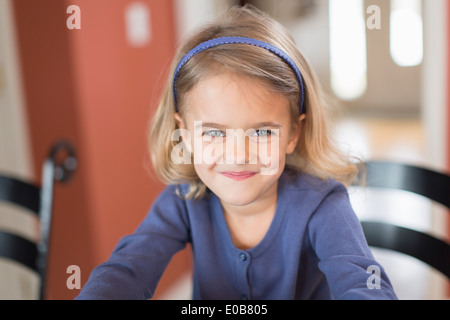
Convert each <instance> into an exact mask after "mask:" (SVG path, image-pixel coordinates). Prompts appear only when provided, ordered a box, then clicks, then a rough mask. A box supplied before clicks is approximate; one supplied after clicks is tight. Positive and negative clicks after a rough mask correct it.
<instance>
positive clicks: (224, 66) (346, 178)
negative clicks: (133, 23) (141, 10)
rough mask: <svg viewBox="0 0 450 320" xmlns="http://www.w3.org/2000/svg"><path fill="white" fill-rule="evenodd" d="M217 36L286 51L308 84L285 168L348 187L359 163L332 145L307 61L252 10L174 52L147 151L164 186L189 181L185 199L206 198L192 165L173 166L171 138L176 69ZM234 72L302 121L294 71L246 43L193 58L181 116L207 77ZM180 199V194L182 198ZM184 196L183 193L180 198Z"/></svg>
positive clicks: (225, 19) (180, 90)
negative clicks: (280, 99) (278, 98)
mask: <svg viewBox="0 0 450 320" xmlns="http://www.w3.org/2000/svg"><path fill="white" fill-rule="evenodd" d="M219 37H248V38H254V39H258V40H262V41H265V42H268V43H270V44H272V45H274V46H276V47H278V48H280V49H282V50H283V51H285V52H286V53H287V54H288V55H289V56H290V57H291V58H292V59H293V60H294V62H295V63H296V65H297V66H298V68H299V70H300V72H301V74H302V77H303V82H304V90H305V101H304V108H305V113H306V118H305V119H304V120H303V125H302V126H300V127H301V128H302V131H301V132H300V137H299V142H298V144H297V147H296V148H295V151H294V152H293V153H292V154H289V155H287V156H286V167H288V168H292V169H294V170H296V171H299V172H307V173H309V174H312V175H314V176H316V177H318V178H320V179H327V178H332V179H335V180H337V181H340V182H342V183H343V184H344V185H347V186H348V185H349V184H350V183H351V182H352V181H353V179H354V177H355V176H356V174H357V172H358V168H357V165H356V163H354V162H353V161H351V159H350V158H349V157H348V156H347V155H344V154H342V153H341V151H340V150H339V148H338V147H337V146H336V144H335V143H334V142H333V141H332V139H331V135H330V132H329V125H330V123H329V120H328V118H327V114H326V112H325V107H326V101H325V97H326V96H325V94H324V92H323V90H322V88H321V86H320V84H319V82H318V80H317V77H316V75H315V74H314V72H313V70H312V69H311V68H310V66H309V64H308V62H307V60H306V59H305V58H304V57H303V55H302V54H301V52H300V51H299V50H298V48H297V47H296V45H295V42H294V40H293V38H292V37H291V36H290V35H289V33H288V32H287V31H286V29H285V28H284V27H283V26H282V25H281V24H280V23H278V22H277V21H275V20H273V19H272V18H271V17H269V16H268V15H266V14H264V13H262V12H261V11H259V10H257V9H256V8H254V7H252V6H248V5H246V6H244V7H233V8H231V9H229V10H228V11H226V12H225V13H224V14H223V15H222V16H221V17H220V18H219V19H218V20H217V21H215V22H214V23H211V24H208V25H205V26H204V27H202V28H201V29H199V30H197V32H195V33H194V34H193V35H192V36H191V37H190V38H188V39H187V40H186V41H185V42H184V43H183V44H182V45H181V46H180V48H179V50H178V52H177V53H176V55H175V57H174V60H173V63H172V66H171V70H170V73H169V78H168V81H167V84H166V87H165V89H164V91H163V93H162V97H161V99H160V102H159V105H158V108H157V110H156V113H155V115H154V116H153V119H152V121H151V126H150V131H149V147H150V156H151V160H152V165H153V169H154V172H155V174H156V175H157V177H158V178H159V179H160V180H161V181H162V182H164V183H165V184H182V183H188V184H189V190H188V191H187V192H186V193H185V194H184V198H185V199H190V198H195V199H198V198H202V197H203V196H204V194H205V191H206V186H205V185H204V183H203V182H202V181H201V180H200V178H199V177H198V176H197V174H196V172H195V169H194V165H193V164H175V163H173V162H172V160H171V153H172V149H173V148H174V146H175V145H176V144H177V143H176V142H175V141H172V140H171V136H172V133H173V132H174V130H176V129H177V124H176V121H175V117H174V115H175V112H176V111H175V101H174V97H173V75H174V72H175V68H176V65H177V64H178V62H179V61H180V60H181V58H182V57H183V56H184V55H186V54H187V53H188V52H189V51H190V50H191V49H192V48H194V47H196V46H197V45H199V44H200V43H202V42H205V41H208V40H211V39H215V38H219ZM223 71H226V72H233V73H236V74H238V75H241V76H245V77H250V78H252V79H254V80H256V81H259V82H260V83H262V84H263V85H264V86H265V87H267V88H268V89H269V90H272V91H274V92H276V93H280V94H283V95H284V96H285V97H287V98H288V100H289V105H290V113H291V119H292V125H300V123H299V119H298V118H299V99H300V89H299V84H298V81H297V79H296V77H295V74H294V72H293V71H292V69H291V68H290V67H289V66H288V65H287V64H286V63H285V62H284V61H283V60H282V59H280V58H279V57H277V56H275V55H274V54H273V53H271V52H269V51H267V50H266V49H263V48H259V47H255V46H250V45H246V44H231V45H221V46H217V47H213V48H210V49H208V50H205V51H203V52H201V53H198V54H197V55H195V56H193V57H192V58H191V59H190V60H189V61H188V62H187V63H186V64H185V65H184V66H183V68H182V69H181V70H180V72H179V76H178V80H177V88H176V91H177V102H178V105H177V107H178V110H179V114H180V116H181V117H182V118H183V119H184V115H185V114H186V112H188V110H186V108H185V107H184V105H183V100H184V97H185V95H186V94H187V93H188V92H189V91H190V90H191V89H192V88H193V87H194V86H195V85H196V84H197V83H198V82H199V81H200V80H201V79H203V78H205V77H206V76H208V75H210V74H217V73H218V72H223ZM179 195H180V194H179ZM180 196H181V195H180Z"/></svg>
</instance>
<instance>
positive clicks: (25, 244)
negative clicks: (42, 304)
mask: <svg viewBox="0 0 450 320" xmlns="http://www.w3.org/2000/svg"><path fill="white" fill-rule="evenodd" d="M76 167H77V159H76V157H75V152H74V149H73V147H72V146H71V145H70V144H69V143H67V142H65V141H58V142H57V143H55V144H54V145H53V146H52V147H51V149H50V152H49V154H48V156H47V158H46V159H45V161H44V164H43V167H42V185H41V186H37V185H34V184H32V183H28V182H25V181H21V180H19V179H16V178H14V177H10V176H1V175H0V201H4V202H7V203H12V204H14V205H17V206H19V207H22V208H25V209H27V210H29V211H30V212H32V213H34V214H36V215H37V218H38V219H39V222H40V234H39V240H38V241H37V242H36V243H35V242H32V241H30V240H28V239H25V238H24V237H22V236H19V235H16V234H12V233H9V232H5V231H0V257H3V258H6V259H7V260H12V261H15V262H17V263H19V264H21V265H23V266H25V267H27V268H29V269H31V270H32V271H34V272H36V273H37V275H38V277H39V279H40V287H39V293H38V298H39V299H44V298H45V284H46V270H47V261H48V256H49V244H50V231H51V220H52V205H53V184H54V181H58V182H61V183H65V182H67V181H69V179H70V178H71V177H72V174H73V173H74V171H75V169H76Z"/></svg>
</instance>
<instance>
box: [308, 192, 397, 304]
mask: <svg viewBox="0 0 450 320" xmlns="http://www.w3.org/2000/svg"><path fill="white" fill-rule="evenodd" d="M308 228H309V236H310V240H311V243H312V245H313V247H314V250H315V252H316V255H317V257H318V258H319V260H320V262H319V268H320V270H321V271H322V272H323V273H324V274H325V276H326V278H327V281H328V283H329V286H330V288H331V291H332V293H333V295H334V297H335V298H336V299H356V300H365V299H397V296H396V295H395V293H394V290H393V288H392V285H391V283H390V281H389V279H388V277H387V275H386V272H385V271H384V269H383V267H382V266H381V265H379V264H378V262H377V261H375V258H374V257H373V255H372V252H371V251H370V249H369V246H368V245H367V241H366V239H365V237H364V233H363V230H362V227H361V224H360V222H359V220H358V218H357V216H356V214H355V213H354V211H353V209H352V207H351V205H350V201H349V198H348V193H347V190H346V189H345V188H344V187H343V186H341V185H340V186H339V187H337V188H335V189H334V190H333V192H331V193H330V194H329V195H328V196H327V197H326V198H325V199H324V200H323V202H322V203H321V204H320V206H319V207H318V208H317V210H316V211H315V213H314V214H313V215H312V217H311V220H310V223H309V226H308ZM378 271H379V276H380V277H377V276H378V274H377V273H378Z"/></svg>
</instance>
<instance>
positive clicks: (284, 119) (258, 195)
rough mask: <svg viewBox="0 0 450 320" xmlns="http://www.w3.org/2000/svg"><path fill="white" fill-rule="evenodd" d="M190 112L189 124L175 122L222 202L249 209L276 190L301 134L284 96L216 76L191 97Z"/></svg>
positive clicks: (187, 100)
mask: <svg viewBox="0 0 450 320" xmlns="http://www.w3.org/2000/svg"><path fill="white" fill-rule="evenodd" d="M184 108H186V110H187V112H186V117H185V119H184V120H185V121H183V119H181V117H180V116H179V115H178V114H176V115H175V118H176V120H177V123H178V126H179V128H180V129H182V130H181V131H182V137H183V141H184V142H185V147H186V148H187V149H188V151H189V152H193V155H194V157H193V160H194V167H195V170H196V172H197V174H198V176H199V178H200V179H201V180H202V181H203V183H205V185H206V186H207V187H208V188H209V189H210V190H211V191H213V192H214V193H215V194H216V195H217V196H218V197H219V198H220V199H221V201H225V202H226V203H227V204H229V205H236V206H243V205H247V204H250V203H252V202H254V201H257V200H258V199H262V198H265V197H268V196H269V194H268V193H273V192H276V190H277V189H276V186H277V181H278V178H279V177H280V175H281V173H282V172H283V169H284V166H285V160H286V155H287V154H290V153H292V152H293V151H294V149H295V147H296V145H297V142H298V136H299V134H298V133H299V128H298V127H294V128H291V119H290V113H289V103H288V100H287V99H286V98H285V97H284V96H282V95H280V94H276V93H273V92H271V91H269V90H268V89H267V88H265V87H264V86H262V85H261V84H258V83H257V82H255V81H252V80H251V79H248V78H244V77H241V76H237V75H220V76H210V77H208V78H205V79H203V80H202V81H200V82H199V83H198V84H197V85H196V86H195V87H194V88H193V89H192V90H191V91H190V92H189V93H188V94H187V95H186V97H185V101H184ZM301 119H303V118H301Z"/></svg>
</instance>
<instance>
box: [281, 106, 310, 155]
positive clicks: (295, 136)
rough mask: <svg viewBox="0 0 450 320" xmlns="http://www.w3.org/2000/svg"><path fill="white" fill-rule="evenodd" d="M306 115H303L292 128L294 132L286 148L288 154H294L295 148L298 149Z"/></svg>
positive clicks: (291, 133)
mask: <svg viewBox="0 0 450 320" xmlns="http://www.w3.org/2000/svg"><path fill="white" fill-rule="evenodd" d="M305 118H306V114H304V113H303V114H301V115H300V116H299V117H298V121H297V122H295V125H294V126H293V127H292V130H291V132H290V135H289V141H288V144H287V147H286V154H291V153H292V152H294V150H295V148H296V147H297V144H298V140H299V138H300V133H301V131H302V130H301V129H302V126H303V120H305Z"/></svg>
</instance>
